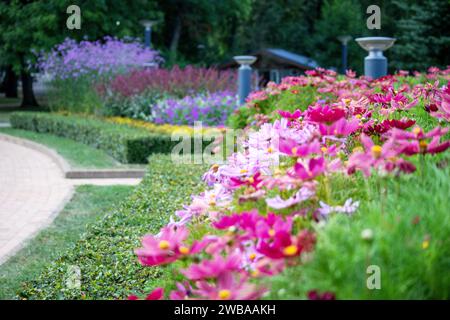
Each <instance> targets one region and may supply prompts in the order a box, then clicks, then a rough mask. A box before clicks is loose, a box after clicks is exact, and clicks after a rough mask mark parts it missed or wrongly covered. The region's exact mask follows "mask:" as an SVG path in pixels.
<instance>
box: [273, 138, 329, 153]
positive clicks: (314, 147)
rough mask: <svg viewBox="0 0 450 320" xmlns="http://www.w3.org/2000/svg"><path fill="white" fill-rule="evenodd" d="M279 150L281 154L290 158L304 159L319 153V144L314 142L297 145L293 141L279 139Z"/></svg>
mask: <svg viewBox="0 0 450 320" xmlns="http://www.w3.org/2000/svg"><path fill="white" fill-rule="evenodd" d="M279 149H280V152H281V153H284V154H286V155H288V156H291V157H306V156H308V155H310V154H313V153H319V152H320V143H319V142H318V141H317V140H314V141H312V142H310V143H305V144H298V143H297V142H296V141H294V140H293V139H280V142H279Z"/></svg>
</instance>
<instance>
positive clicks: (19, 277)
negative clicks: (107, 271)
mask: <svg viewBox="0 0 450 320" xmlns="http://www.w3.org/2000/svg"><path fill="white" fill-rule="evenodd" d="M132 189H133V187H132V186H79V187H77V189H76V192H75V194H74V196H73V198H72V199H71V200H70V202H69V203H68V204H67V205H66V206H65V208H64V210H62V212H61V213H59V214H58V216H57V217H56V219H55V220H54V221H53V223H52V224H51V225H50V226H49V227H48V228H46V229H45V230H42V231H41V232H40V233H39V234H38V235H37V236H36V237H35V238H34V239H33V240H32V241H30V242H29V243H27V245H26V246H25V247H24V248H23V249H22V250H20V251H19V252H18V253H17V254H16V255H14V256H13V257H12V258H10V259H9V260H8V261H7V262H5V263H4V264H2V268H1V271H0V299H14V298H15V297H16V294H17V292H18V291H20V289H21V286H22V283H24V282H26V281H31V280H33V279H35V278H37V277H38V276H39V275H40V274H41V273H42V272H43V271H44V270H45V268H46V267H48V262H49V261H52V260H54V259H57V258H58V257H59V256H60V255H62V254H64V253H65V252H66V251H68V250H69V251H70V250H72V249H73V248H74V246H75V244H76V242H77V241H78V240H79V239H80V238H81V237H82V235H83V234H84V232H85V231H86V225H89V224H92V223H96V222H98V221H99V220H100V219H101V218H102V213H103V212H104V211H107V210H112V208H113V207H114V206H116V205H117V204H118V203H119V202H120V201H123V200H124V199H125V198H126V197H127V196H129V195H130V194H131V191H132Z"/></svg>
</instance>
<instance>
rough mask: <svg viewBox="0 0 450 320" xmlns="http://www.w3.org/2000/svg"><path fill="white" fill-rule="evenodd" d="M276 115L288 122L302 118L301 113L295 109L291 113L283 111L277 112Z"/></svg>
mask: <svg viewBox="0 0 450 320" xmlns="http://www.w3.org/2000/svg"><path fill="white" fill-rule="evenodd" d="M278 114H279V115H280V116H282V117H283V118H285V119H288V120H296V119H298V118H300V117H301V116H302V111H301V110H299V109H297V110H295V111H294V112H293V113H290V112H289V111H284V110H278Z"/></svg>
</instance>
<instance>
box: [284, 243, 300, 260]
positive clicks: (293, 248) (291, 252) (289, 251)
mask: <svg viewBox="0 0 450 320" xmlns="http://www.w3.org/2000/svg"><path fill="white" fill-rule="evenodd" d="M297 251H298V248H297V246H294V245H290V246H287V247H286V248H284V249H283V254H284V255H285V256H288V257H290V256H293V255H295V254H296V253H297Z"/></svg>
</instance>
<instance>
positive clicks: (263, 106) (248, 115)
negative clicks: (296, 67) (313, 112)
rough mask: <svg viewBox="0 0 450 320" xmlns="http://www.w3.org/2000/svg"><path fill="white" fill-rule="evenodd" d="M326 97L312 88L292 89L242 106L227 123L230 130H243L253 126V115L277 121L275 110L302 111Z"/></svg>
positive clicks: (277, 115)
mask: <svg viewBox="0 0 450 320" xmlns="http://www.w3.org/2000/svg"><path fill="white" fill-rule="evenodd" d="M328 96H329V94H327V93H320V92H317V88H316V87H314V86H304V87H300V86H299V87H292V88H290V89H289V90H286V91H283V92H281V93H280V94H275V95H269V97H268V98H267V99H265V100H261V101H256V102H255V103H253V102H252V106H250V104H247V105H245V106H242V107H241V108H239V109H238V110H236V111H235V112H234V113H233V114H232V115H231V116H230V117H229V118H228V120H227V123H228V125H229V126H230V127H232V128H244V127H246V126H247V125H248V124H251V125H253V124H254V120H255V115H258V114H263V115H266V116H268V117H269V119H271V120H273V119H277V118H279V117H280V116H279V114H278V113H277V112H275V111H276V110H287V111H290V112H294V111H295V110H297V109H300V110H302V111H304V110H306V109H307V108H308V106H310V105H312V104H314V103H315V102H316V101H317V100H320V99H326V98H328ZM253 104H254V106H253Z"/></svg>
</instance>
